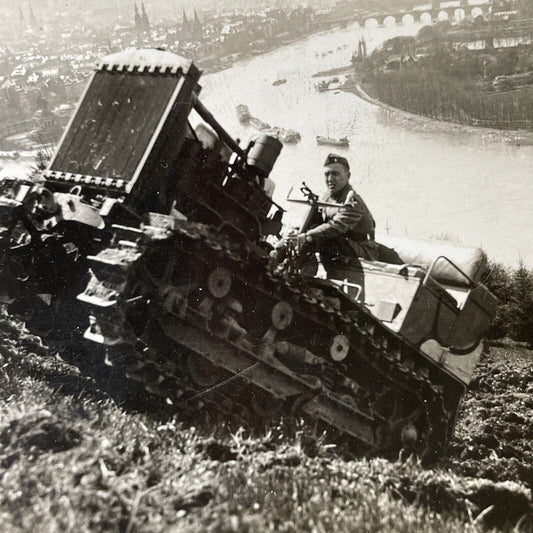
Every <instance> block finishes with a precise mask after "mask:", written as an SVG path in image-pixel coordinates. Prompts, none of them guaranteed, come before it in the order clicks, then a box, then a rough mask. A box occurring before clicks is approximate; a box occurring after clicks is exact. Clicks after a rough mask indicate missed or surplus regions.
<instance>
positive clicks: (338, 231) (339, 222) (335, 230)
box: [306, 204, 364, 244]
mask: <svg viewBox="0 0 533 533" xmlns="http://www.w3.org/2000/svg"><path fill="white" fill-rule="evenodd" d="M363 216H364V212H363V208H362V206H361V205H359V204H346V205H343V206H342V207H341V208H339V211H338V212H337V213H336V214H335V215H334V216H333V218H331V219H330V220H328V221H327V222H324V223H322V224H320V225H319V226H316V227H315V228H313V229H311V230H309V231H307V232H306V235H307V236H309V237H311V239H312V242H313V243H316V244H321V243H322V242H324V241H327V240H329V239H335V238H338V237H342V236H343V235H345V234H346V233H348V232H349V231H350V230H353V229H355V228H356V227H357V225H358V224H359V223H360V221H361V219H362V218H363Z"/></svg>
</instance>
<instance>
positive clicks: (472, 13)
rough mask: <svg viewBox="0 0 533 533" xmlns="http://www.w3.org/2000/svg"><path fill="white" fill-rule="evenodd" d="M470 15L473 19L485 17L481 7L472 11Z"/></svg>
mask: <svg viewBox="0 0 533 533" xmlns="http://www.w3.org/2000/svg"><path fill="white" fill-rule="evenodd" d="M470 14H471V15H472V18H473V19H475V18H476V17H479V16H480V15H481V16H483V9H481V8H480V7H479V6H476V7H473V8H472V11H470Z"/></svg>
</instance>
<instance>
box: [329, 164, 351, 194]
mask: <svg viewBox="0 0 533 533" xmlns="http://www.w3.org/2000/svg"><path fill="white" fill-rule="evenodd" d="M324 176H325V178H326V187H327V188H328V189H329V191H330V192H331V193H333V194H334V193H336V192H339V191H340V190H342V189H343V188H344V187H345V186H346V184H347V183H348V180H349V179H350V171H349V170H347V169H346V167H345V166H344V165H342V164H341V163H332V164H331V165H326V166H325V167H324Z"/></svg>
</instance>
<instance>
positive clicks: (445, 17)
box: [437, 11, 449, 21]
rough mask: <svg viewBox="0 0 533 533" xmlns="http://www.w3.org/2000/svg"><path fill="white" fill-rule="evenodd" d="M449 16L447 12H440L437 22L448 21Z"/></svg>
mask: <svg viewBox="0 0 533 533" xmlns="http://www.w3.org/2000/svg"><path fill="white" fill-rule="evenodd" d="M448 18H449V15H448V12H447V11H439V14H438V15H437V20H439V21H443V20H448Z"/></svg>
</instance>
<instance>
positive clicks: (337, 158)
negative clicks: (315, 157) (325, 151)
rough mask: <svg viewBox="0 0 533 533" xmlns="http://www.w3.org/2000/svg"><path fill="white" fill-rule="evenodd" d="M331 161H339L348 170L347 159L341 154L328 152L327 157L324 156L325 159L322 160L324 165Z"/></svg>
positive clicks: (331, 162)
mask: <svg viewBox="0 0 533 533" xmlns="http://www.w3.org/2000/svg"><path fill="white" fill-rule="evenodd" d="M333 163H340V164H341V165H343V166H344V167H345V168H346V170H350V165H349V164H348V160H347V159H346V158H345V157H342V155H337V154H329V155H328V157H326V161H324V166H327V165H332V164H333Z"/></svg>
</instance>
